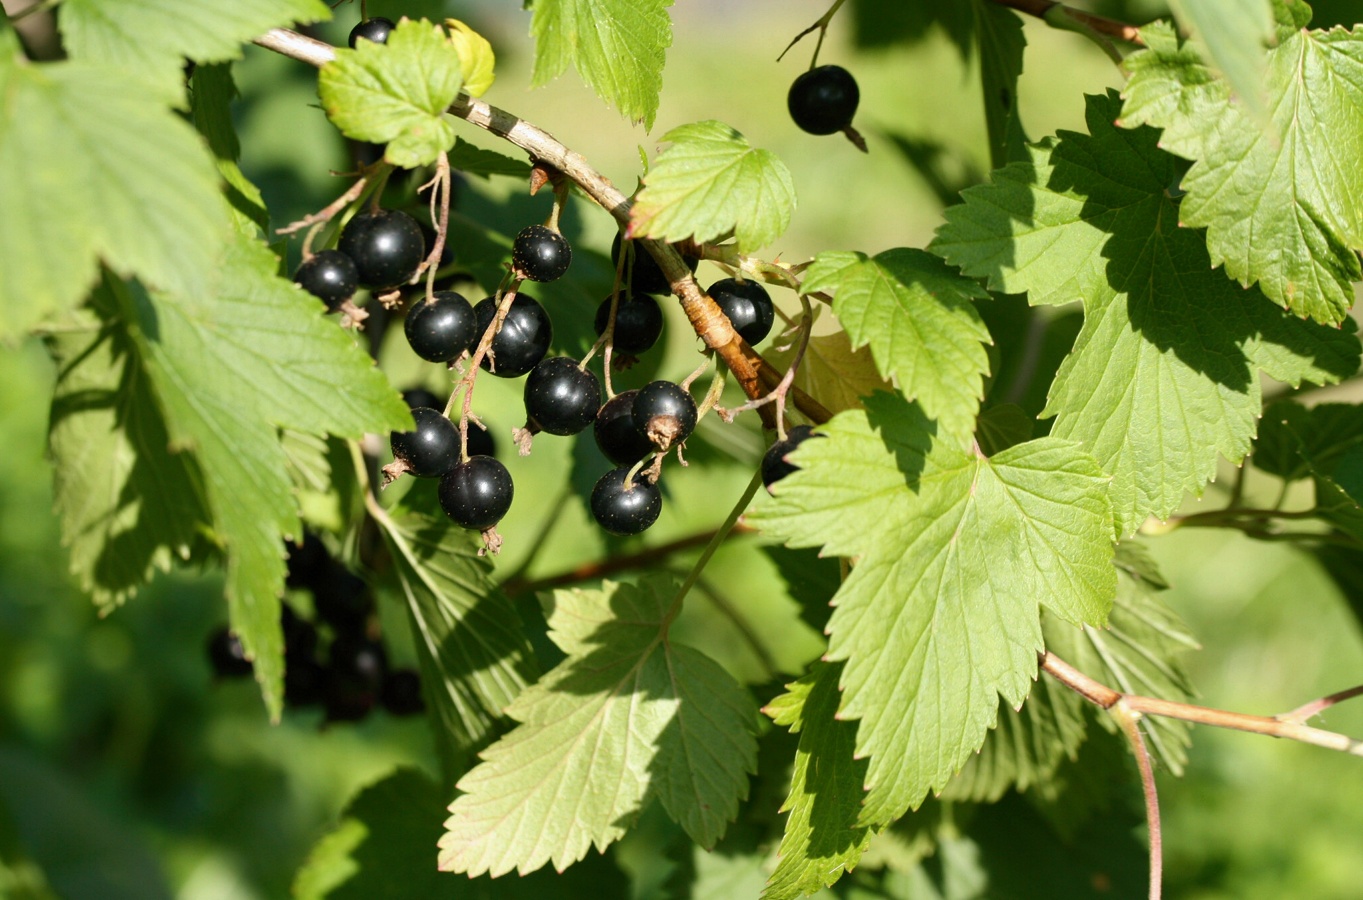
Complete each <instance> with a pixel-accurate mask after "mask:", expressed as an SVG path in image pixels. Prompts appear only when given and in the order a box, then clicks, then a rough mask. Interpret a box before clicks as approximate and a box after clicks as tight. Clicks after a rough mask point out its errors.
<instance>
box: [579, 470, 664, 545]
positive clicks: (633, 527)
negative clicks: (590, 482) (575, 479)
mask: <svg viewBox="0 0 1363 900" xmlns="http://www.w3.org/2000/svg"><path fill="white" fill-rule="evenodd" d="M628 475H629V467H628V466H621V467H620V468H618V469H611V470H610V471H609V472H607V473H606V474H605V475H602V476H601V478H600V479H599V480H598V481H597V482H596V487H594V488H592V500H591V507H592V518H594V519H596V524H598V525H600V526H601V527H602V528H604V529H606V530H607V531H609V532H610V533H611V534H619V535H626V534H638V533H639V532H641V531H643V530H644V529H646V528H648V526H650V525H652V524H653V523H654V522H656V521H657V520H658V513H660V512H662V509H663V494H662V491H660V490H658V486H657V485H656V484H653V483H652V482H651V481H649V480H648V479H646V478H644V477H643V476H642V475H641V474H636V475H635V476H634V478H633V479H632V483H631V484H630V486H629V487H628V488H626V487H625V478H626V477H627V476H628Z"/></svg>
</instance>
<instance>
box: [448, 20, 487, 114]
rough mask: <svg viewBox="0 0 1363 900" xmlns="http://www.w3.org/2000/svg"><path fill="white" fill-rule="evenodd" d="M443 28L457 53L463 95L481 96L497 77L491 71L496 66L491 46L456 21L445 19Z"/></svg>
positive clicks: (474, 32) (485, 39) (476, 33)
mask: <svg viewBox="0 0 1363 900" xmlns="http://www.w3.org/2000/svg"><path fill="white" fill-rule="evenodd" d="M445 27H446V28H448V29H449V31H450V43H451V44H453V45H454V48H455V49H456V50H458V51H459V66H460V71H462V72H463V73H464V93H466V94H468V95H469V96H470V97H481V96H483V94H486V93H487V89H488V88H490V87H492V82H493V81H494V80H495V79H496V77H497V76H496V74H495V73H494V72H493V71H492V69H493V67H494V66H495V65H496V64H497V58H496V56H495V55H493V52H492V45H491V44H489V43H488V40H487V38H485V37H483V36H482V35H481V34H479V33H478V32H476V31H474V30H473V29H472V28H470V27H469V26H468V25H466V24H464V23H463V22H461V21H459V20H458V19H446V20H445Z"/></svg>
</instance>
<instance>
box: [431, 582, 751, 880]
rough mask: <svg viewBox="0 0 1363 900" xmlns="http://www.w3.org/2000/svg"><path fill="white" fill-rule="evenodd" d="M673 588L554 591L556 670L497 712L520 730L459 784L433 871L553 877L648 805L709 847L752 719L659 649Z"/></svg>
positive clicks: (685, 659) (744, 704)
mask: <svg viewBox="0 0 1363 900" xmlns="http://www.w3.org/2000/svg"><path fill="white" fill-rule="evenodd" d="M676 591H677V585H676V583H675V581H674V580H673V579H672V578H671V577H669V576H660V577H656V578H652V579H649V580H646V581H644V582H643V583H642V584H641V585H640V586H638V587H635V586H633V585H628V584H614V583H612V582H609V581H607V582H605V583H604V584H603V585H602V588H601V589H600V590H591V591H588V590H573V591H556V592H555V593H554V594H553V597H552V599H550V600H548V601H547V603H546V617H547V619H548V621H549V627H550V637H551V638H553V640H554V643H555V644H557V645H558V646H559V647H560V648H561V649H562V650H563V651H564V652H565V653H566V654H568V658H567V659H566V660H564V661H563V662H562V663H561V664H559V665H558V666H557V667H556V668H554V669H553V671H551V672H549V673H548V674H547V675H545V676H544V678H542V679H541V680H540V681H539V683H537V684H535V685H534V686H533V687H531V688H529V689H527V690H526V691H525V692H524V693H522V694H521V695H520V696H519V697H517V698H516V701H515V702H514V703H513V704H512V705H511V706H510V708H509V709H508V710H507V713H508V714H509V715H510V716H511V717H512V718H514V719H516V720H517V721H518V722H520V723H522V724H520V725H518V726H517V727H516V728H515V729H514V730H513V731H512V732H511V733H510V734H508V735H506V736H505V737H503V738H502V739H501V740H499V741H497V743H495V744H493V745H492V746H491V747H489V748H488V749H487V750H485V751H483V753H482V754H481V756H482V758H483V762H482V763H480V764H479V765H478V766H477V767H476V768H474V769H473V770H472V771H470V772H469V773H468V774H466V775H465V776H464V777H463V778H462V779H460V781H459V784H458V785H457V787H458V788H459V790H461V791H463V792H464V793H463V794H462V796H460V797H459V798H458V799H456V800H455V801H454V803H453V804H451V806H450V818H449V819H448V820H447V821H446V823H445V828H446V833H445V835H444V836H443V837H442V838H441V839H440V849H441V852H440V867H441V868H442V869H445V870H450V871H456V872H465V873H467V874H469V875H479V874H481V873H483V872H490V873H491V874H492V875H494V876H497V875H501V874H504V873H506V872H510V871H511V870H512V869H516V870H518V871H520V872H521V873H522V874H524V873H526V872H531V871H534V870H535V869H538V868H539V867H540V866H542V865H544V864H545V863H546V862H550V861H552V862H553V864H554V867H555V868H556V869H559V870H560V871H561V870H562V869H564V868H565V867H566V866H568V865H570V864H572V863H573V862H576V861H577V860H579V859H581V858H582V857H583V856H584V855H585V854H586V852H587V849H588V847H589V846H591V845H593V844H595V845H596V847H597V848H598V849H604V848H605V847H606V845H608V844H610V843H611V842H613V841H615V840H616V839H617V838H619V837H620V836H621V835H622V834H623V833H624V831H625V829H626V828H627V827H628V825H629V823H630V822H631V821H633V819H634V818H635V817H636V816H637V815H638V813H639V810H640V809H642V808H643V806H644V804H645V803H646V802H647V800H648V799H649V798H650V797H657V798H658V799H659V800H660V801H661V802H662V804H663V807H664V808H665V809H666V810H667V812H668V814H669V815H670V816H671V817H672V818H673V819H674V820H676V821H677V822H678V823H679V824H681V825H682V826H683V827H684V828H685V829H686V831H687V833H688V834H689V835H690V836H691V838H692V839H693V840H695V841H696V842H697V843H699V844H701V845H702V846H704V847H707V848H708V847H711V846H713V845H714V843H715V841H716V840H718V838H719V836H720V835H721V834H722V832H723V830H724V826H725V823H727V822H728V821H730V820H732V819H733V817H734V816H735V815H736V814H737V812H738V803H739V800H740V799H742V798H744V797H746V796H747V791H748V780H747V774H748V773H751V772H753V771H755V764H756V756H757V741H756V737H755V732H756V725H757V723H756V716H754V715H753V708H752V701H751V700H750V699H749V698H748V696H747V692H746V691H744V690H743V688H742V687H740V686H739V685H738V683H737V682H735V681H734V680H733V678H732V676H730V675H728V674H727V673H726V672H724V670H723V669H721V668H720V667H719V666H718V664H716V663H715V662H714V661H713V660H711V659H710V658H709V657H707V656H705V655H703V654H701V653H700V652H698V651H696V650H693V649H691V648H690V647H686V646H683V645H681V644H675V643H672V642H670V641H669V640H668V638H667V628H668V626H669V624H670V622H671V619H672V617H673V616H674V615H675V614H676V604H675V603H674V602H673V598H674V596H675V594H676Z"/></svg>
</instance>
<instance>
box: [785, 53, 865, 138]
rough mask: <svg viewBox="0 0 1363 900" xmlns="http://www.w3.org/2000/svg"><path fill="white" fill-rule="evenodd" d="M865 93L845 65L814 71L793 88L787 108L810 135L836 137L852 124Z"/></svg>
mask: <svg viewBox="0 0 1363 900" xmlns="http://www.w3.org/2000/svg"><path fill="white" fill-rule="evenodd" d="M860 100H861V92H860V91H859V90H858V89H857V81H856V79H855V78H853V77H852V73H850V72H848V71H847V70H846V69H844V68H843V67H842V66H819V67H818V68H816V69H810V70H809V71H808V72H805V73H804V74H803V75H801V76H800V77H799V78H797V79H795V83H794V84H792V85H791V86H790V93H789V94H788V95H787V96H786V106H787V108H789V110H790V117H791V118H792V119H794V120H795V124H796V125H798V126H800V128H802V129H804V130H805V131H808V132H809V133H810V134H833V133H834V132H837V131H842V130H843V129H844V128H846V127H847V126H849V125H851V124H852V116H853V115H854V114H855V113H856V111H857V103H858V102H859V101H860Z"/></svg>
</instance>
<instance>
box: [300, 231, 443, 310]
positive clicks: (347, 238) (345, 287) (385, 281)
mask: <svg viewBox="0 0 1363 900" xmlns="http://www.w3.org/2000/svg"><path fill="white" fill-rule="evenodd" d="M425 258H426V237H425V235H423V234H422V233H421V226H420V225H419V224H417V221H416V219H413V218H412V217H411V216H409V215H407V213H405V212H402V211H401V210H396V209H373V210H368V211H365V212H362V213H359V214H358V215H356V216H355V217H354V218H352V219H351V220H350V221H349V222H347V223H346V226H345V228H343V229H342V230H341V239H340V242H339V243H338V244H337V247H336V249H335V250H322V251H320V252H318V253H314V254H312V256H310V257H308V258H307V259H306V260H304V261H303V264H302V265H301V266H299V267H298V269H297V271H295V272H294V275H293V280H294V281H295V282H297V283H298V285H299V287H301V288H303V290H305V291H307V292H308V293H309V294H312V295H313V296H314V297H316V298H318V299H319V300H321V301H322V302H323V303H325V304H326V305H327V309H329V310H333V311H334V310H337V309H340V308H341V306H342V305H343V304H344V303H345V302H346V301H347V300H349V299H350V298H351V297H353V296H354V295H355V291H356V289H358V288H362V287H363V288H368V289H370V290H382V289H384V288H391V287H394V286H396V285H400V284H403V283H404V282H407V281H409V280H410V279H411V277H412V276H413V275H415V274H416V270H417V268H418V267H419V266H420V265H421V262H422V260H424V259H425Z"/></svg>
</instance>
